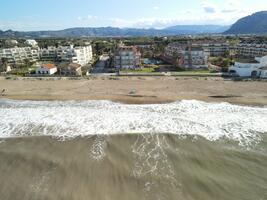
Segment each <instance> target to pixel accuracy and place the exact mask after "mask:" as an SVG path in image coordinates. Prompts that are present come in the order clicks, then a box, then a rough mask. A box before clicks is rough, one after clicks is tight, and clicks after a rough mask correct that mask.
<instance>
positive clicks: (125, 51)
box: [114, 46, 141, 69]
mask: <svg viewBox="0 0 267 200" xmlns="http://www.w3.org/2000/svg"><path fill="white" fill-rule="evenodd" d="M140 64H141V53H140V52H139V51H138V49H137V48H136V47H134V46H119V47H118V49H117V50H116V51H115V56H114V65H115V68H117V69H135V68H136V67H139V66H140Z"/></svg>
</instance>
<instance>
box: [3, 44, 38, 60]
mask: <svg viewBox="0 0 267 200" xmlns="http://www.w3.org/2000/svg"><path fill="white" fill-rule="evenodd" d="M0 58H6V59H7V63H8V64H24V62H25V60H26V59H27V60H29V61H30V62H36V61H37V60H38V59H39V50H38V49H32V48H31V47H15V48H8V49H0Z"/></svg>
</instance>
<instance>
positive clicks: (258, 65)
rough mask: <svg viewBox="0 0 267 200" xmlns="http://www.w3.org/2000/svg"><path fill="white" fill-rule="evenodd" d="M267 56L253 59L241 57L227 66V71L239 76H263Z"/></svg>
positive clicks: (266, 64)
mask: <svg viewBox="0 0 267 200" xmlns="http://www.w3.org/2000/svg"><path fill="white" fill-rule="evenodd" d="M266 66H267V56H264V57H261V58H258V57H256V58H255V59H241V60H238V62H235V64H234V65H233V66H231V67H230V68H229V73H230V74H231V75H234V76H239V77H252V78H260V77H264V76H265V73H266Z"/></svg>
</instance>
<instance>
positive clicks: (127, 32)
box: [0, 25, 229, 38]
mask: <svg viewBox="0 0 267 200" xmlns="http://www.w3.org/2000/svg"><path fill="white" fill-rule="evenodd" d="M228 28H229V27H225V26H216V25H178V26H173V27H169V28H165V29H138V28H114V27H100V28H90V27H84V28H69V29H64V30H58V31H29V32H19V31H12V30H7V31H1V30H0V37H2V38H3V37H33V38H40V37H127V36H130V37H135V36H172V35H182V34H204V33H206V34H214V33H222V32H224V31H225V30H227V29H228Z"/></svg>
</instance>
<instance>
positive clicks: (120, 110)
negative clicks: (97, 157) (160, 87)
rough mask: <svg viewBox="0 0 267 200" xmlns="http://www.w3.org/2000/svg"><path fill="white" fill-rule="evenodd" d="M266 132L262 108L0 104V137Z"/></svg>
mask: <svg viewBox="0 0 267 200" xmlns="http://www.w3.org/2000/svg"><path fill="white" fill-rule="evenodd" d="M266 132H267V108H260V107H245V106H237V105H231V104H228V103H204V102H200V101H179V102H175V103H170V104H160V105H124V104H119V103H113V102H109V101H82V102H77V101H68V102H58V101H53V102H37V101H13V100H0V137H1V138H7V137H17V136H29V135H30V136H31V135H38V136H40V135H41V136H42V135H47V136H55V137H71V138H72V137H77V136H88V135H95V134H121V133H172V134H178V135H200V136H203V137H205V138H207V139H209V140H217V139H219V138H222V137H225V138H229V139H233V140H236V141H250V140H251V139H252V140H255V139H256V140H257V139H259V137H260V136H261V134H264V133H266Z"/></svg>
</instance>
